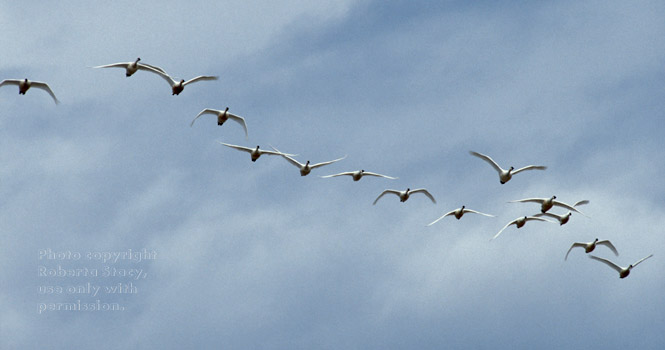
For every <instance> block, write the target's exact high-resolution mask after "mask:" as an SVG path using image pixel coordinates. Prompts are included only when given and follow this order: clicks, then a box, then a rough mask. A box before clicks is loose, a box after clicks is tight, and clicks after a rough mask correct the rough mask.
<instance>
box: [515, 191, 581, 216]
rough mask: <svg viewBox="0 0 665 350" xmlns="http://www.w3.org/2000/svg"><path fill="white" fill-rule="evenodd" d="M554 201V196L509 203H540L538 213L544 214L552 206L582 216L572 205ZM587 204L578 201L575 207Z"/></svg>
mask: <svg viewBox="0 0 665 350" xmlns="http://www.w3.org/2000/svg"><path fill="white" fill-rule="evenodd" d="M555 199H556V196H552V197H550V198H525V199H518V200H515V201H510V202H509V203H517V202H520V203H526V202H533V203H540V212H541V213H545V212H547V211H548V210H550V209H552V207H553V206H557V207H563V208H566V209H568V210H572V211H576V212H578V213H580V214H582V215H584V213H582V212H581V211H579V210H577V209H576V208H575V206H574V205H570V204H566V203H564V202H560V201H556V200H555ZM587 203H589V201H587V200H583V201H579V202H577V203H575V205H582V204H587ZM584 216H586V215H584Z"/></svg>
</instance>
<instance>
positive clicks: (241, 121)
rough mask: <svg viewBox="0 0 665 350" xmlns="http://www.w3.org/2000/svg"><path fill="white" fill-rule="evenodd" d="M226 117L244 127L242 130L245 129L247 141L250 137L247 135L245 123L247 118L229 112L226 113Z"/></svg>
mask: <svg viewBox="0 0 665 350" xmlns="http://www.w3.org/2000/svg"><path fill="white" fill-rule="evenodd" d="M226 115H227V116H228V117H229V119H231V120H233V121H235V122H237V123H238V124H240V125H242V128H243V129H245V139H247V137H249V136H248V134H247V124H246V123H245V118H243V117H241V116H239V115H235V114H231V113H229V112H226Z"/></svg>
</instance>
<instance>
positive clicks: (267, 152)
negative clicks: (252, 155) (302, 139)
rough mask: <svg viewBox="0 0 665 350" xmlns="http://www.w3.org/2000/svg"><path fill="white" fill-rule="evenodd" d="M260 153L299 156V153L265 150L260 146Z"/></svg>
mask: <svg viewBox="0 0 665 350" xmlns="http://www.w3.org/2000/svg"><path fill="white" fill-rule="evenodd" d="M259 153H261V154H268V155H271V156H285V155H286V156H291V157H295V156H297V154H289V153H282V152H275V151H269V150H264V149H260V148H259Z"/></svg>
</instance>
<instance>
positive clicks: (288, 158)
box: [270, 145, 305, 168]
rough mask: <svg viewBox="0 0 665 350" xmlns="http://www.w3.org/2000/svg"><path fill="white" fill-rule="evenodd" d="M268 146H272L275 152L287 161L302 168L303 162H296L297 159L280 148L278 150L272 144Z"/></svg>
mask: <svg viewBox="0 0 665 350" xmlns="http://www.w3.org/2000/svg"><path fill="white" fill-rule="evenodd" d="M270 148H272V149H273V150H275V152H279V155H280V156H282V157H284V159H286V160H287V161H289V163H291V164H293V165H295V166H297V167H298V168H302V167H303V166H304V165H305V164H300V162H298V161H297V160H295V159H293V158H291V157H290V156H289V155H288V154H287V153H282V152H281V151H280V150H278V149H277V148H275V146H273V145H270Z"/></svg>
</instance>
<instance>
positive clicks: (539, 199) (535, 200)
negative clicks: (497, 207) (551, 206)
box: [508, 198, 547, 204]
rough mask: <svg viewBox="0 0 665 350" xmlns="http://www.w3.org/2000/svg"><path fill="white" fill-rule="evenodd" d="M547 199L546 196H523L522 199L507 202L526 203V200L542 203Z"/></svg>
mask: <svg viewBox="0 0 665 350" xmlns="http://www.w3.org/2000/svg"><path fill="white" fill-rule="evenodd" d="M546 200H547V199H546V198H524V199H518V200H514V201H510V202H508V203H518V202H519V203H526V202H533V203H540V204H543V202H545V201H546Z"/></svg>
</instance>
